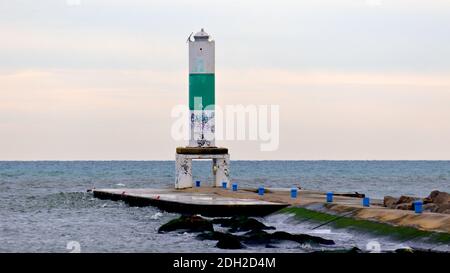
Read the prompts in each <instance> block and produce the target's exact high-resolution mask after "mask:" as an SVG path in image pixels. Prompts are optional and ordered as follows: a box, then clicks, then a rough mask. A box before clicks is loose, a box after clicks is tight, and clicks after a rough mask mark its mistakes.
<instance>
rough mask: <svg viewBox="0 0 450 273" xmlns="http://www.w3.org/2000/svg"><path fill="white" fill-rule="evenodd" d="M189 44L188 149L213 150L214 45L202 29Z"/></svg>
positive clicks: (189, 40)
mask: <svg viewBox="0 0 450 273" xmlns="http://www.w3.org/2000/svg"><path fill="white" fill-rule="evenodd" d="M188 43H189V117H190V138H189V146H190V147H214V146H215V121H214V119H215V113H214V105H215V75H214V72H215V60H214V59H215V52H214V50H215V46H214V45H215V43H214V41H213V40H211V38H210V36H209V34H208V33H206V32H205V31H204V29H203V28H202V29H201V30H200V31H199V32H197V33H196V34H194V39H193V40H192V39H191V37H189V39H188Z"/></svg>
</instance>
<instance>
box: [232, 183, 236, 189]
mask: <svg viewBox="0 0 450 273" xmlns="http://www.w3.org/2000/svg"><path fill="white" fill-rule="evenodd" d="M232 187H233V191H237V183H233V185H232Z"/></svg>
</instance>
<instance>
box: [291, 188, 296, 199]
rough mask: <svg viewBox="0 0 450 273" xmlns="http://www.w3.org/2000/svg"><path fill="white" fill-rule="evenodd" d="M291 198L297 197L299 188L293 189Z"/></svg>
mask: <svg viewBox="0 0 450 273" xmlns="http://www.w3.org/2000/svg"><path fill="white" fill-rule="evenodd" d="M291 198H297V188H292V189H291Z"/></svg>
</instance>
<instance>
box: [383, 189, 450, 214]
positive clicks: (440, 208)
mask: <svg viewBox="0 0 450 273" xmlns="http://www.w3.org/2000/svg"><path fill="white" fill-rule="evenodd" d="M415 201H422V203H423V207H422V208H423V211H427V212H434V213H443V214H450V194H448V193H447V192H441V191H437V190H436V191H432V192H431V193H430V194H429V195H428V196H427V197H425V198H417V197H412V196H406V195H402V196H400V197H399V198H395V197H392V196H385V197H384V199H383V206H384V207H386V208H390V209H400V210H414V206H415Z"/></svg>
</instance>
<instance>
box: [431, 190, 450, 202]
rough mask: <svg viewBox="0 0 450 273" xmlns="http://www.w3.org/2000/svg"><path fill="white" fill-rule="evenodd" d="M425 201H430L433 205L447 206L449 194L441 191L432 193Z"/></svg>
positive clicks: (449, 199) (449, 200)
mask: <svg viewBox="0 0 450 273" xmlns="http://www.w3.org/2000/svg"><path fill="white" fill-rule="evenodd" d="M426 199H429V200H431V202H433V203H434V204H448V203H450V194H448V193H447V192H443V191H432V192H431V193H430V195H429V196H428V197H427V198H426Z"/></svg>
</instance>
